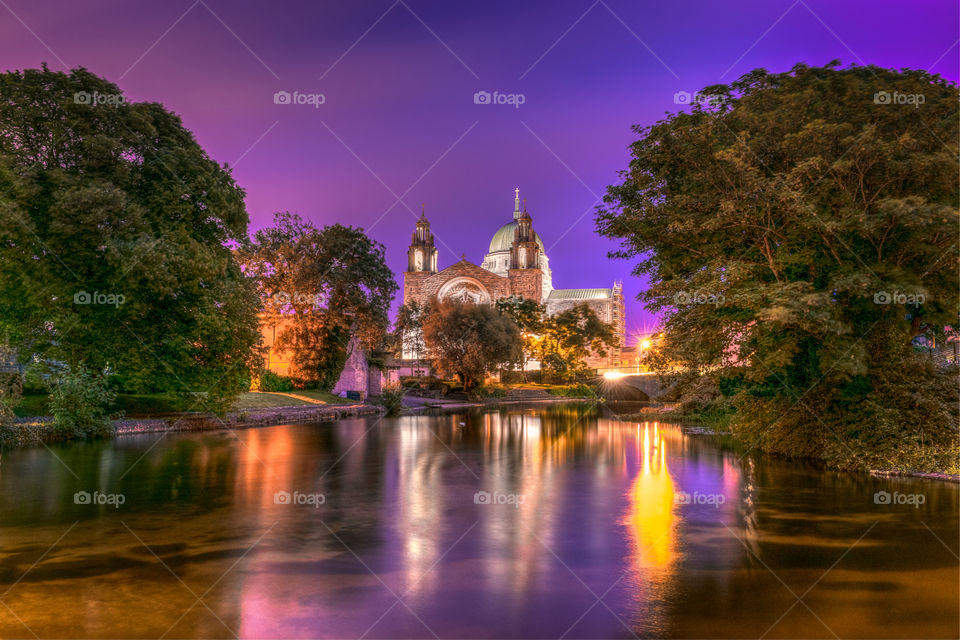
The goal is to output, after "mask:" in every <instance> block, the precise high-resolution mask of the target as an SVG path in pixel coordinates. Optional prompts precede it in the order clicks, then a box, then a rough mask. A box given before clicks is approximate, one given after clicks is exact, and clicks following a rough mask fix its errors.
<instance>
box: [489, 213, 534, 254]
mask: <svg viewBox="0 0 960 640" xmlns="http://www.w3.org/2000/svg"><path fill="white" fill-rule="evenodd" d="M516 229H517V221H516V220H511V221H510V222H508V223H507V224H505V225H503V226H502V227H500V228H499V229H497V232H496V233H495V234H493V239H492V240H491V241H490V253H494V252H496V251H510V248H511V247H512V246H513V237H514V232H515V231H516ZM533 235H534V237H535V238H536V239H537V245H538V246H539V247H540V251H542V252H545V251H546V249H544V247H543V240H541V239H540V235H539V234H538V233H537V232H536V231H534V232H533Z"/></svg>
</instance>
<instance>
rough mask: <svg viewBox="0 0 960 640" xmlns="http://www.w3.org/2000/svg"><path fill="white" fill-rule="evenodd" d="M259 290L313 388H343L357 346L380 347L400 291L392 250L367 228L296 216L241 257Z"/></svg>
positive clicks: (281, 341)
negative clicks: (388, 254)
mask: <svg viewBox="0 0 960 640" xmlns="http://www.w3.org/2000/svg"><path fill="white" fill-rule="evenodd" d="M239 253H240V256H241V259H242V262H243V268H244V271H245V272H246V273H247V274H249V275H251V276H252V277H254V278H255V279H256V281H257V282H258V283H259V287H260V293H261V295H262V300H263V304H264V313H265V316H266V317H267V318H268V321H269V322H270V323H273V324H274V325H275V326H276V327H277V330H278V335H277V340H276V347H277V348H278V349H281V350H288V351H290V352H291V362H292V364H293V369H292V373H293V376H294V377H295V378H298V379H301V380H303V381H304V383H305V384H307V385H308V386H311V385H317V386H319V387H320V388H321V389H325V390H329V389H331V388H332V387H333V385H334V384H336V382H337V379H338V378H339V376H340V372H341V371H342V370H343V365H344V363H345V362H346V359H347V357H348V355H349V349H350V348H351V345H352V344H353V343H352V342H351V337H355V338H356V339H357V341H356V345H357V346H356V347H354V348H362V349H364V350H371V349H375V348H377V347H378V346H379V345H380V344H381V342H382V341H383V338H384V336H385V333H386V329H387V326H388V318H387V311H388V309H389V307H390V302H391V300H392V299H393V295H394V293H395V292H396V290H397V283H396V281H395V280H394V278H393V273H392V272H391V271H390V269H389V268H388V267H387V265H386V261H385V255H384V248H383V245H381V244H380V243H379V242H375V241H373V240H371V239H370V238H369V237H367V236H366V235H365V234H364V233H363V230H362V229H355V228H353V227H344V226H342V225H339V224H335V225H331V226H326V227H324V228H322V229H318V228H316V227H315V226H314V225H313V224H311V223H309V222H307V221H304V220H303V219H302V218H301V217H300V216H298V215H296V214H290V213H277V214H275V215H274V221H273V226H271V227H267V228H265V229H261V230H259V231H257V233H256V234H255V235H254V237H253V239H252V240H251V241H250V242H249V243H247V244H245V245H244V246H243V247H242V248H241V249H240V251H239Z"/></svg>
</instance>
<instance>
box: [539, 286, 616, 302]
mask: <svg viewBox="0 0 960 640" xmlns="http://www.w3.org/2000/svg"><path fill="white" fill-rule="evenodd" d="M612 297H613V289H609V288H608V289H554V290H553V291H551V292H550V295H549V296H547V300H604V299H606V298H612Z"/></svg>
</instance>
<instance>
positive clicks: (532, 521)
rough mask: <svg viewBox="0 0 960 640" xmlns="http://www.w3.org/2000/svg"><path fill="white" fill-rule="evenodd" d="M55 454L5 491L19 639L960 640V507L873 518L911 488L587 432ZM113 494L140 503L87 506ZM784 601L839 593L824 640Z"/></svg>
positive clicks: (486, 432)
mask: <svg viewBox="0 0 960 640" xmlns="http://www.w3.org/2000/svg"><path fill="white" fill-rule="evenodd" d="M53 453H56V457H55V456H54V455H53ZM53 453H51V452H48V451H45V450H32V451H18V452H7V453H5V454H4V457H3V464H2V466H0V543H2V546H0V582H2V583H4V584H6V585H11V584H14V583H16V586H15V587H14V588H13V589H12V590H11V591H10V593H9V594H8V595H7V596H4V597H3V602H4V603H5V604H6V605H8V606H9V607H10V611H12V612H15V614H16V617H15V616H14V615H13V614H11V613H9V612H8V611H7V610H6V609H4V608H3V607H0V636H2V637H20V636H24V635H25V636H30V635H31V633H30V632H31V631H32V632H34V633H36V634H37V635H38V636H40V637H105V636H110V637H158V636H160V635H162V634H164V633H166V634H167V636H169V637H201V636H202V637H207V636H216V637H223V636H229V635H231V634H233V633H236V634H237V635H239V636H240V637H249V638H255V637H360V636H362V635H365V634H366V636H367V637H374V638H376V637H433V634H436V635H438V636H441V637H448V636H450V637H483V636H488V637H490V636H492V637H559V636H563V635H565V634H566V636H569V637H605V638H606V637H629V636H631V635H632V634H633V633H636V634H638V635H640V636H656V637H708V636H714V635H720V636H729V637H745V636H753V637H759V636H760V635H762V634H763V633H765V632H766V631H768V630H771V625H774V626H773V627H772V631H771V633H770V634H769V635H771V636H773V637H777V636H779V635H793V636H802V637H809V636H820V635H829V632H828V631H827V629H828V628H829V629H834V630H836V631H837V632H838V635H858V636H871V637H874V636H890V635H897V634H894V633H891V632H892V631H896V632H898V633H899V634H900V635H913V636H924V637H936V636H947V637H950V636H956V635H957V631H958V629H957V625H956V620H957V613H958V611H957V608H956V603H957V599H958V597H957V596H958V595H960V594H958V593H957V585H956V576H957V561H956V559H955V557H953V556H952V555H951V552H950V551H949V550H948V549H947V548H946V547H944V546H943V545H941V544H940V543H939V542H938V541H937V540H936V538H935V537H934V536H932V535H930V533H929V531H927V529H926V527H927V526H929V527H930V529H932V530H933V531H934V532H935V533H936V534H937V536H939V537H940V538H941V539H942V540H944V541H945V542H946V543H947V544H950V543H952V544H954V545H955V544H956V530H957V525H958V518H957V512H958V508H957V488H956V487H954V486H951V485H941V484H932V483H928V484H925V485H920V486H921V487H922V490H923V491H925V492H926V494H927V496H928V499H927V501H926V504H925V505H924V507H923V509H921V510H916V509H915V510H912V511H906V510H902V509H901V510H899V511H898V510H894V509H886V510H882V511H880V510H878V508H877V507H876V505H875V504H874V503H873V501H872V495H873V492H874V491H876V490H877V488H878V487H888V486H890V482H893V481H879V480H874V479H853V478H849V477H846V476H839V475H836V474H829V473H824V472H822V471H819V470H816V469H808V468H805V467H802V466H799V465H795V464H790V463H786V462H782V461H771V460H768V459H767V460H765V459H757V460H754V459H752V458H749V457H747V458H743V457H742V455H741V454H740V453H738V452H736V451H733V450H730V449H727V448H725V447H723V446H720V445H719V444H718V442H717V441H716V440H714V439H711V438H705V437H690V436H685V435H684V434H683V432H682V430H681V429H680V428H679V427H678V426H676V425H669V424H662V423H656V422H649V423H641V424H636V423H627V422H621V421H619V420H616V419H615V418H614V417H612V416H608V415H604V414H603V413H601V412H600V411H598V410H596V409H586V408H584V407H583V406H573V405H571V406H566V407H551V408H549V409H546V410H543V409H538V410H509V411H486V412H483V411H479V412H473V413H469V414H464V415H454V416H432V417H431V416H407V417H402V418H397V419H386V420H383V421H376V420H361V419H357V420H344V421H340V422H337V423H324V424H317V425H296V426H283V427H275V428H268V429H251V430H248V431H240V432H237V433H214V434H183V435H178V436H174V435H170V436H165V437H158V436H149V435H145V436H137V437H132V438H123V439H120V440H117V441H115V442H113V443H107V444H104V443H100V444H81V445H72V446H64V447H59V448H57V449H55V450H54V452H53ZM57 458H59V460H62V464H61V462H60V461H58V459H57ZM73 473H75V474H76V477H74V475H73ZM885 483H886V484H885ZM897 486H899V487H900V490H906V487H907V485H903V486H900V485H897ZM93 489H99V490H101V491H109V492H118V493H123V494H124V495H125V496H126V503H125V504H124V505H123V507H122V508H120V509H116V508H112V507H105V506H94V505H78V504H75V503H74V501H73V494H74V492H76V491H80V490H87V491H89V490H93ZM278 492H300V493H304V494H319V495H323V496H324V502H323V503H322V504H319V505H315V506H311V505H304V504H302V505H292V504H278V503H277V502H276V500H275V495H276V494H277V493H278ZM478 492H486V493H487V494H490V495H491V496H504V497H507V498H509V497H511V496H512V497H513V500H512V501H505V502H503V503H490V502H482V501H478V498H477V494H478ZM720 497H722V500H721V499H720ZM878 522H879V524H875V523H878ZM871 526H873V528H872V529H870V530H869V535H868V536H867V537H866V538H863V539H862V540H861V541H859V542H858V541H857V539H858V537H860V536H861V535H862V534H863V533H864V531H866V530H868V528H869V527H871ZM65 533H66V535H64V534H65ZM61 536H62V539H61V540H60V541H59V542H57V540H58V539H59V538H61ZM951 536H952V537H951ZM55 542H56V544H54V543H55ZM851 545H855V546H854V547H853V548H851ZM44 554H46V555H44ZM841 554H844V555H843V556H842V562H840V563H839V564H837V565H836V566H835V567H834V568H833V569H831V566H833V565H835V564H836V563H837V562H838V558H840V557H841ZM40 558H42V561H41V562H39V563H38V564H36V566H34V567H33V568H31V566H32V565H34V563H36V562H37V560H38V559H40ZM768 567H769V570H768ZM828 570H830V572H829V573H828V574H827V575H826V576H825V577H823V578H822V580H820V581H819V582H816V581H817V580H818V579H820V578H821V576H824V574H825V572H827V571H828ZM915 576H920V577H921V578H922V579H915ZM18 580H19V582H18ZM780 580H783V582H784V583H786V584H788V585H790V588H791V589H793V590H794V591H796V592H797V593H803V591H804V590H806V589H807V588H808V587H809V586H810V585H811V584H814V583H815V582H816V584H817V587H816V589H815V590H814V591H812V592H811V594H810V595H809V596H807V598H805V600H804V602H805V603H808V604H809V605H810V607H811V609H813V610H814V611H816V613H817V617H813V616H811V615H808V614H807V613H806V609H805V608H802V607H800V606H799V605H798V606H797V607H795V610H794V611H792V612H790V613H789V615H787V616H784V617H783V619H782V621H780V622H778V618H781V617H782V616H783V614H784V612H785V611H788V608H789V607H790V605H791V604H793V603H795V598H794V597H793V596H792V595H791V594H790V592H789V591H788V590H787V589H785V588H784V587H783V583H781V582H780ZM181 581H182V582H181ZM5 589H6V587H4V588H3V589H0V592H2V591H3V590H5ZM840 594H843V596H842V597H840ZM197 596H200V598H201V600H200V601H198V600H197ZM598 598H600V601H599V602H598ZM831 598H833V599H835V600H837V601H838V602H841V603H842V606H840V605H834V604H832V601H831ZM921 614H922V615H921ZM804 616H806V617H804ZM17 618H19V619H20V620H22V621H23V623H24V624H26V625H27V626H23V624H21V623H20V622H19V620H18V619H17ZM818 618H819V619H820V620H822V621H823V622H824V623H826V625H828V627H824V626H823V624H821V622H819V621H818ZM849 620H855V621H856V623H857V625H856V626H855V627H853V626H851V624H850V623H849V622H847V621H849ZM902 621H907V622H902ZM775 623H776V625H775ZM777 625H779V626H777ZM845 625H846V626H845ZM900 632H902V633H900ZM908 632H909V633H908ZM31 637H32V636H31Z"/></svg>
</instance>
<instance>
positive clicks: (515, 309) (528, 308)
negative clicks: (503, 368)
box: [496, 296, 546, 373]
mask: <svg viewBox="0 0 960 640" xmlns="http://www.w3.org/2000/svg"><path fill="white" fill-rule="evenodd" d="M496 307H497V311H499V312H500V313H502V314H504V315H507V316H509V317H510V318H511V319H512V320H513V321H514V322H515V323H516V325H517V327H519V328H520V341H521V354H522V355H521V360H520V369H521V371H523V372H524V373H526V367H527V362H529V361H530V360H532V359H534V358H536V357H537V346H538V344H539V342H540V333H541V332H542V331H543V326H544V315H545V313H546V308H545V307H544V306H543V305H542V304H538V303H537V301H536V300H529V299H527V298H524V297H523V296H510V297H509V298H501V299H499V300H497V305H496Z"/></svg>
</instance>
